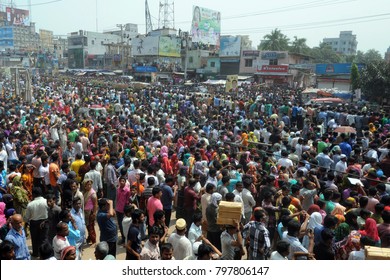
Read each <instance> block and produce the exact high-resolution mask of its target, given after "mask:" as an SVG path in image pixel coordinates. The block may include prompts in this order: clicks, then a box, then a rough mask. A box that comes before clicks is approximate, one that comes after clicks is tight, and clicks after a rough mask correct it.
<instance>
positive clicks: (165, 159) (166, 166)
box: [161, 153, 173, 175]
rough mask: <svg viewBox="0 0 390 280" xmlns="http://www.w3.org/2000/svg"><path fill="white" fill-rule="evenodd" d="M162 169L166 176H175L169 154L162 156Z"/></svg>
mask: <svg viewBox="0 0 390 280" xmlns="http://www.w3.org/2000/svg"><path fill="white" fill-rule="evenodd" d="M161 169H162V170H163V171H164V173H165V175H172V174H173V168H172V166H171V163H170V162H169V159H168V154H167V153H163V154H162V159H161Z"/></svg>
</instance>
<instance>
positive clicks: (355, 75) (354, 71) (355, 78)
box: [351, 63, 360, 92]
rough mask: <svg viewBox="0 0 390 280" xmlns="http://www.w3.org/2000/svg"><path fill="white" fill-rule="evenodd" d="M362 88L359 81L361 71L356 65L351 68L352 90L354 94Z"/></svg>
mask: <svg viewBox="0 0 390 280" xmlns="http://www.w3.org/2000/svg"><path fill="white" fill-rule="evenodd" d="M359 87H360V80H359V69H358V67H357V65H356V64H355V63H354V64H352V67H351V89H352V91H353V92H355V90H356V89H358V88H359Z"/></svg>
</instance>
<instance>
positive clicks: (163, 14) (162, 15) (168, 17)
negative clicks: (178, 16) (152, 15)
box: [158, 0, 175, 29]
mask: <svg viewBox="0 0 390 280" xmlns="http://www.w3.org/2000/svg"><path fill="white" fill-rule="evenodd" d="M164 28H172V29H175V3H174V1H172V0H165V1H163V2H160V9H159V16H158V29H164Z"/></svg>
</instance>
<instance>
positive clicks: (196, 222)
mask: <svg viewBox="0 0 390 280" xmlns="http://www.w3.org/2000/svg"><path fill="white" fill-rule="evenodd" d="M201 224H202V214H201V213H196V214H195V215H194V219H193V222H192V224H191V226H190V229H189V230H188V240H190V242H191V245H194V243H195V242H199V241H202V225H201Z"/></svg>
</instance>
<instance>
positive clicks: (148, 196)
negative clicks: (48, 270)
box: [0, 75, 390, 260]
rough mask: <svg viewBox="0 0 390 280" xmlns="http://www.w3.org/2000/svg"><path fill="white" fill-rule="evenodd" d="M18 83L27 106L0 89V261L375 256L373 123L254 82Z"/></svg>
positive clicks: (382, 236) (381, 166) (380, 153)
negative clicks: (197, 88) (225, 218)
mask: <svg viewBox="0 0 390 280" xmlns="http://www.w3.org/2000/svg"><path fill="white" fill-rule="evenodd" d="M32 84H33V101H32V102H31V103H27V102H25V101H23V100H21V99H20V98H18V97H15V96H14V86H13V85H12V83H11V82H10V81H9V80H6V79H4V80H3V83H2V95H1V106H0V114H1V122H0V130H1V133H0V140H1V145H0V171H1V176H0V198H1V202H0V223H1V224H0V230H1V236H0V238H1V241H2V242H1V244H0V253H1V259H16V260H29V259H43V260H46V259H57V260H82V259H83V248H85V246H88V245H92V246H95V257H96V259H98V260H103V259H104V260H110V259H115V258H116V255H117V246H124V247H125V249H126V259H128V260H140V259H142V260H160V259H164V260H165V259H167V260H168V259H176V260H195V259H201V260H205V259H223V260H241V259H249V260H264V259H271V260H279V259H282V260H284V259H289V260H292V259H302V258H303V259H319V260H346V259H350V260H355V259H365V251H364V250H365V247H366V246H374V247H381V248H390V183H389V182H388V178H389V177H390V154H389V149H390V142H388V139H389V137H390V134H389V127H390V118H389V116H388V115H387V114H386V113H384V112H371V111H370V108H368V107H367V106H365V105H364V104H359V105H357V103H350V105H346V104H337V105H327V106H324V105H316V106H312V105H305V103H304V96H303V94H302V93H301V92H300V91H299V90H292V89H288V88H281V87H280V88H279V87H276V86H275V87H272V88H266V87H261V86H259V85H257V84H256V83H252V84H242V85H241V86H240V87H239V89H238V90H237V91H236V92H230V93H225V92H224V88H223V87H221V86H210V87H209V89H208V93H199V92H194V90H193V89H191V88H189V87H185V86H177V85H148V86H147V85H145V84H143V85H142V87H134V86H132V87H130V86H128V85H126V84H125V82H123V81H122V80H120V78H116V77H114V78H110V77H100V78H99V77H94V78H91V77H71V76H59V77H55V78H53V77H46V76H39V75H37V76H34V77H33V82H32ZM346 127H347V128H346ZM221 201H226V202H231V203H233V204H231V205H237V203H239V204H240V205H241V209H242V210H241V219H240V220H233V222H231V223H229V224H223V223H222V224H221V222H220V221H219V220H218V213H219V204H220V203H221ZM234 203H235V204H234ZM173 214H174V218H175V219H173ZM171 218H172V219H171ZM171 225H174V226H175V229H174V231H173V232H170V231H169V227H170V226H171ZM96 229H98V232H96ZM27 235H29V236H30V237H29V238H31V245H32V246H31V250H30V249H29V247H28V246H27ZM98 237H99V238H98Z"/></svg>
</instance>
